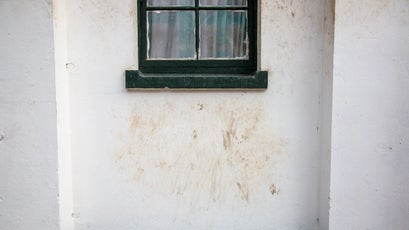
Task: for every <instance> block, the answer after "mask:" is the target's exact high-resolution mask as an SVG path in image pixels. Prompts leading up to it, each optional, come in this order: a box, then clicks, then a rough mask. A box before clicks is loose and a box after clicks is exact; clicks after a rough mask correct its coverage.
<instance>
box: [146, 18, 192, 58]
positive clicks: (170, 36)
mask: <svg viewBox="0 0 409 230" xmlns="http://www.w3.org/2000/svg"><path fill="white" fill-rule="evenodd" d="M147 17H148V25H147V29H148V47H147V48H148V49H147V51H148V55H147V56H148V59H165V58H166V59H193V58H195V57H196V43H195V42H196V37H195V12H194V11H148V14H147Z"/></svg>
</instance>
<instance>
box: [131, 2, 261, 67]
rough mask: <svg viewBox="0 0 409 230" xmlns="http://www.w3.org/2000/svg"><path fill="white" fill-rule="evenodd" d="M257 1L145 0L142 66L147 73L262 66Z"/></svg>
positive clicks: (142, 10)
mask: <svg viewBox="0 0 409 230" xmlns="http://www.w3.org/2000/svg"><path fill="white" fill-rule="evenodd" d="M256 9H257V6H256V1H253V0H190V1H189V0H141V5H140V11H139V20H140V21H139V31H140V36H139V39H140V40H139V42H140V52H139V54H140V59H139V60H140V69H141V70H142V71H143V72H146V73H188V72H190V73H226V72H229V73H232V74H234V73H244V74H247V73H251V72H254V71H256V63H257V61H256V50H257V46H256V41H257V38H256V35H257V32H256V31H257V25H256V22H257V16H256Z"/></svg>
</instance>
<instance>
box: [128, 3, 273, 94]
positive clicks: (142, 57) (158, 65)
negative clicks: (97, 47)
mask: <svg viewBox="0 0 409 230" xmlns="http://www.w3.org/2000/svg"><path fill="white" fill-rule="evenodd" d="M148 1H149V0H138V17H137V18H138V43H139V49H138V50H139V52H138V54H139V70H127V71H126V73H125V76H126V88H128V89H133V88H142V89H143V88H171V89H179V88H180V89H266V88H267V72H266V71H257V42H258V39H257V9H258V6H257V0H246V2H247V3H246V5H243V6H228V5H223V6H203V5H200V0H194V5H192V6H176V5H175V6H149V5H148ZM158 11H162V12H194V29H195V34H194V36H195V38H194V42H195V52H196V56H195V57H194V58H191V59H170V58H158V59H155V58H149V57H148V49H149V41H148V40H149V38H148V33H149V31H148V13H149V12H158ZM210 11H212V12H220V11H224V12H229V11H230V12H232V11H236V12H237V11H241V12H245V13H246V16H247V17H246V20H247V21H246V26H247V42H248V45H247V48H246V49H247V50H246V52H247V55H246V57H245V58H203V59H201V58H199V55H198V54H199V52H200V51H199V44H200V35H199V32H198V31H199V28H200V26H201V25H200V19H199V14H200V13H201V12H210ZM191 23H193V22H191Z"/></svg>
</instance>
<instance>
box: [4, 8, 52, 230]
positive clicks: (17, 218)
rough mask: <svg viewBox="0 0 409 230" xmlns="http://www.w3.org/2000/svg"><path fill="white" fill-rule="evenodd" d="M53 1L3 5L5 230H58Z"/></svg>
mask: <svg viewBox="0 0 409 230" xmlns="http://www.w3.org/2000/svg"><path fill="white" fill-rule="evenodd" d="M51 9H52V7H51V2H50V1H30V0H22V1H12V0H10V1H9V0H5V1H0V31H1V32H0V34H1V36H0V60H1V61H0V87H1V89H0V229H2V230H3V229H4V230H12V229H58V225H59V224H58V223H59V220H58V180H57V178H58V175H57V170H58V167H57V140H56V130H57V126H56V99H55V98H56V97H55V84H54V47H53V30H52V28H53V26H52V25H53V19H52V14H51Z"/></svg>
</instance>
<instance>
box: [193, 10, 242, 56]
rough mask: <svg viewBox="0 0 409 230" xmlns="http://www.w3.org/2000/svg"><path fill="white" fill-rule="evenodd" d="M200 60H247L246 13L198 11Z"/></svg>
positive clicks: (236, 11)
mask: <svg viewBox="0 0 409 230" xmlns="http://www.w3.org/2000/svg"><path fill="white" fill-rule="evenodd" d="M199 47H200V49H199V50H200V55H199V56H200V59H217V58H228V59H248V28H247V12H246V11H242V10H217V11H213V10H202V11H200V44H199Z"/></svg>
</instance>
